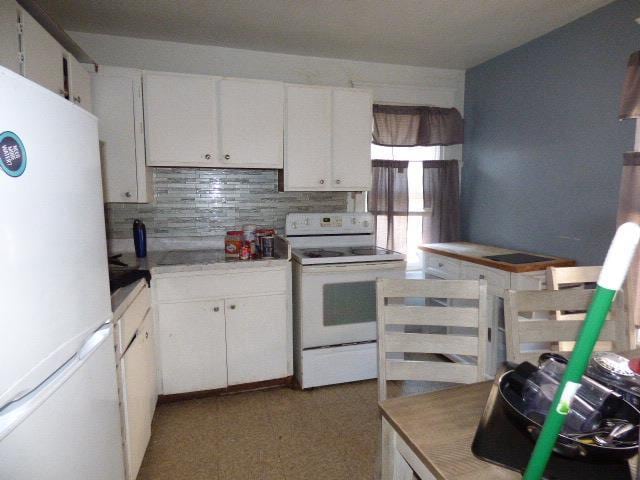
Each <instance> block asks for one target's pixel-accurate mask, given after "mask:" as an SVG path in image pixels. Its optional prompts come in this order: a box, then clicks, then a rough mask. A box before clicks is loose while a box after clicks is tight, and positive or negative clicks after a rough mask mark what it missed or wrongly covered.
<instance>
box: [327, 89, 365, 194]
mask: <svg viewBox="0 0 640 480" xmlns="http://www.w3.org/2000/svg"><path fill="white" fill-rule="evenodd" d="M372 111H373V106H372V99H371V93H370V92H369V91H367V90H356V89H334V91H333V163H332V166H333V178H332V181H331V190H371V128H372V124H373V120H372V118H373V117H372V115H373V113H372Z"/></svg>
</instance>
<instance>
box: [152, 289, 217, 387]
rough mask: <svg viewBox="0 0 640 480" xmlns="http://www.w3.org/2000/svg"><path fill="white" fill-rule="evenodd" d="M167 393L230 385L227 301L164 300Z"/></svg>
mask: <svg viewBox="0 0 640 480" xmlns="http://www.w3.org/2000/svg"><path fill="white" fill-rule="evenodd" d="M158 323H159V326H160V332H159V334H160V338H159V340H160V362H161V364H162V391H163V393H164V394H165V395H168V394H173V393H181V392H195V391H198V390H212V389H215V388H223V387H226V386H227V358H226V340H225V311H224V301H202V302H184V303H167V304H160V305H159V308H158Z"/></svg>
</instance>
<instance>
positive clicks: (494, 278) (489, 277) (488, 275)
mask: <svg viewBox="0 0 640 480" xmlns="http://www.w3.org/2000/svg"><path fill="white" fill-rule="evenodd" d="M462 278H464V279H465V280H486V281H487V285H488V286H489V287H490V288H491V287H493V288H495V289H499V290H504V289H506V288H509V287H510V284H511V276H510V274H509V272H504V271H502V270H498V269H496V268H490V267H483V266H481V265H472V264H468V263H464V264H463V265H462Z"/></svg>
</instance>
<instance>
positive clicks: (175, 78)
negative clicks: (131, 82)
mask: <svg viewBox="0 0 640 480" xmlns="http://www.w3.org/2000/svg"><path fill="white" fill-rule="evenodd" d="M143 79H144V82H143V84H144V118H145V132H146V137H145V139H146V145H147V165H149V166H153V167H179V166H183V167H214V166H218V163H219V159H218V155H219V148H218V134H217V133H218V128H217V123H216V118H217V116H218V115H217V113H218V112H217V110H218V105H217V95H216V83H217V82H218V78H216V77H210V76H205V75H185V74H176V73H160V72H144V74H143Z"/></svg>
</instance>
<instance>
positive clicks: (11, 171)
mask: <svg viewBox="0 0 640 480" xmlns="http://www.w3.org/2000/svg"><path fill="white" fill-rule="evenodd" d="M0 167H2V170H3V171H4V173H6V174H7V175H9V176H10V177H19V176H20V175H22V174H23V173H24V170H25V168H27V152H26V151H25V149H24V145H23V144H22V141H21V140H20V137H18V135H16V134H15V133H13V132H2V133H0Z"/></svg>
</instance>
